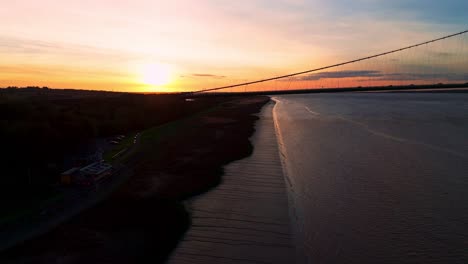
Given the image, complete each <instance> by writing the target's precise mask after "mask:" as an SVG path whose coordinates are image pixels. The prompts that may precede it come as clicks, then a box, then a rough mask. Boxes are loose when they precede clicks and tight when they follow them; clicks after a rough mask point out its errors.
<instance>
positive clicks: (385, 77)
mask: <svg viewBox="0 0 468 264" xmlns="http://www.w3.org/2000/svg"><path fill="white" fill-rule="evenodd" d="M343 78H373V79H374V80H380V81H412V80H414V81H418V80H447V81H467V80H468V73H460V72H458V73H457V72H444V71H438V72H434V73H417V72H411V71H409V72H398V73H384V72H382V71H372V70H360V71H352V70H349V71H334V72H331V71H330V72H319V73H313V74H308V75H304V76H298V77H295V78H294V79H293V81H318V80H321V79H343ZM283 80H284V81H290V79H288V78H286V79H283ZM358 81H359V80H358ZM362 81H365V80H362Z"/></svg>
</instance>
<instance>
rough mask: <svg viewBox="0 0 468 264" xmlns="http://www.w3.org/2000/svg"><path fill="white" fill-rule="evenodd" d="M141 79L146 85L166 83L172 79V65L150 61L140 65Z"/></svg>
mask: <svg viewBox="0 0 468 264" xmlns="http://www.w3.org/2000/svg"><path fill="white" fill-rule="evenodd" d="M141 81H142V82H143V83H145V84H148V85H156V86H160V85H166V84H169V83H170V82H171V81H172V67H170V66H169V65H165V64H159V63H152V64H147V65H144V66H143V67H142V70H141Z"/></svg>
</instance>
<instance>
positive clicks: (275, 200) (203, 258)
mask: <svg viewBox="0 0 468 264" xmlns="http://www.w3.org/2000/svg"><path fill="white" fill-rule="evenodd" d="M274 105H275V104H274V102H272V101H270V102H269V103H268V104H267V105H265V106H264V107H263V108H262V111H261V112H260V113H259V114H258V116H259V117H260V119H259V120H258V121H257V122H256V123H255V129H256V131H255V133H254V134H253V135H252V137H251V138H250V140H251V142H252V144H253V145H254V146H255V148H254V150H253V153H252V155H250V156H249V157H246V158H244V159H241V160H238V161H235V162H232V163H230V164H228V165H227V166H225V171H226V173H225V174H224V175H223V178H222V179H223V181H222V183H221V184H220V185H219V186H217V188H214V189H212V190H210V191H209V192H207V193H205V194H203V195H201V196H197V197H194V198H193V199H191V200H189V201H187V206H188V207H189V208H190V210H189V213H190V214H191V216H192V226H191V228H190V229H189V230H188V232H187V234H186V235H185V237H184V240H183V241H182V242H181V243H180V244H179V246H178V247H177V249H176V250H175V251H174V253H173V254H172V255H171V257H170V259H169V262H168V263H170V264H183V263H219V262H220V261H221V262H223V263H291V262H294V260H295V247H294V243H293V235H292V226H291V223H290V219H291V218H290V213H289V197H288V190H287V187H286V185H287V183H286V179H285V178H284V177H283V167H282V164H281V160H280V155H279V149H278V142H277V138H276V137H277V135H276V131H275V127H274V126H275V124H274V120H273V111H272V110H273V107H274Z"/></svg>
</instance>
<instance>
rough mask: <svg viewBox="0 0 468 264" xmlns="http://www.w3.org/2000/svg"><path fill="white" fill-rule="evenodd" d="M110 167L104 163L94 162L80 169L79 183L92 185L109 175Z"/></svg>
mask: <svg viewBox="0 0 468 264" xmlns="http://www.w3.org/2000/svg"><path fill="white" fill-rule="evenodd" d="M111 173H112V165H110V164H108V163H105V162H94V163H91V164H89V165H88V166H86V167H83V168H81V169H80V183H81V184H84V185H91V184H94V183H96V182H98V181H100V180H102V179H104V178H105V177H107V176H109V175H111Z"/></svg>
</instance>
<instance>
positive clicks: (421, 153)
mask: <svg viewBox="0 0 468 264" xmlns="http://www.w3.org/2000/svg"><path fill="white" fill-rule="evenodd" d="M273 99H275V100H276V101H277V103H276V106H275V109H274V116H275V124H276V130H277V134H278V140H279V142H280V149H281V155H282V159H283V166H284V170H285V174H286V177H287V182H288V183H289V197H290V207H291V217H292V220H293V221H292V222H293V223H294V224H293V225H294V230H295V236H296V245H297V248H298V252H299V253H298V255H299V257H298V258H299V263H468V93H340V94H309V95H285V96H275V97H273Z"/></svg>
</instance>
